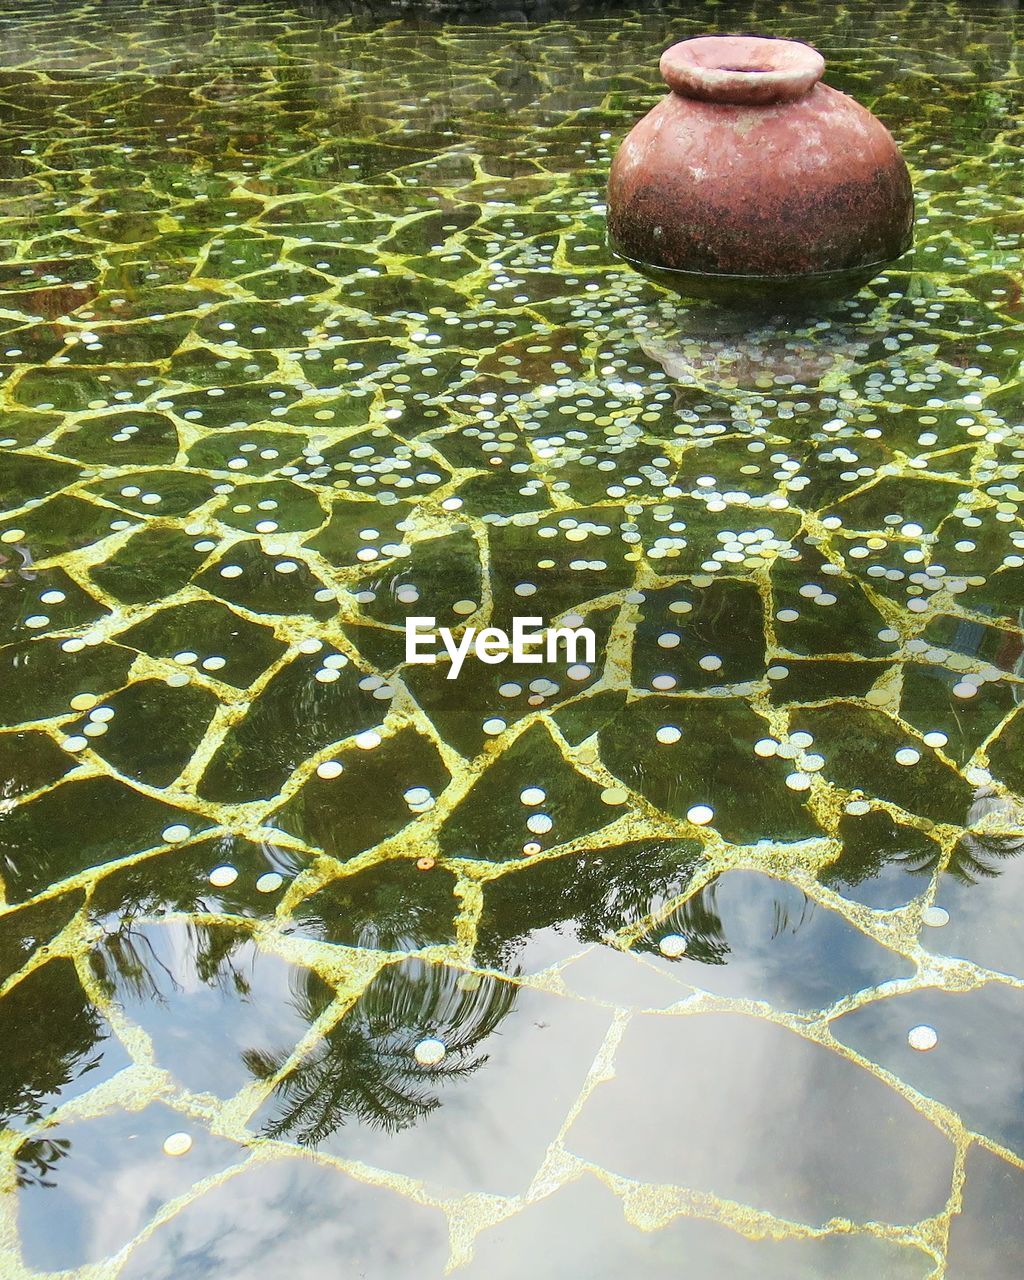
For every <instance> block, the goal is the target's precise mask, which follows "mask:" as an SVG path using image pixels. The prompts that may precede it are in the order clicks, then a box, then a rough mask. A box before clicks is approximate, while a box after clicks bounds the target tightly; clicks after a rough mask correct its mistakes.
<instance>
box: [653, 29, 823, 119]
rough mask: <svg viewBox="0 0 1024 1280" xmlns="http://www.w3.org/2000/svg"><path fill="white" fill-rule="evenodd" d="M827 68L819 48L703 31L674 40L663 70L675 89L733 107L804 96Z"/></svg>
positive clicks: (782, 41) (782, 100)
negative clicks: (691, 36)
mask: <svg viewBox="0 0 1024 1280" xmlns="http://www.w3.org/2000/svg"><path fill="white" fill-rule="evenodd" d="M824 70H825V60H824V58H822V56H821V54H820V53H819V52H818V51H817V49H812V48H811V46H810V45H808V44H804V43H803V42H802V41H800V40H781V39H774V38H771V37H765V36H697V37H696V38H695V39H692V40H681V41H680V42H679V43H678V44H674V45H672V46H671V47H670V48H668V49H666V50H665V52H664V53H663V54H662V57H661V74H662V76H663V78H664V80H665V82H666V83H667V84H668V86H669V88H670V89H672V90H673V91H674V92H675V93H678V94H681V95H682V96H683V97H686V98H694V99H697V100H699V101H703V102H719V103H724V104H728V105H732V106H744V105H746V106H762V105H770V104H772V103H777V102H789V101H793V100H794V99H796V98H801V97H803V95H804V94H805V93H807V92H809V91H810V90H811V89H813V88H814V86H815V85H816V84H817V83H818V81H819V80H820V79H821V76H822V73H823V72H824Z"/></svg>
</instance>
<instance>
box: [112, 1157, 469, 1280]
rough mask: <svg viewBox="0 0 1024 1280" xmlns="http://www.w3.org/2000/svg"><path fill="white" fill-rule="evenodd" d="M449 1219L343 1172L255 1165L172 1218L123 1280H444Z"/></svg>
mask: <svg viewBox="0 0 1024 1280" xmlns="http://www.w3.org/2000/svg"><path fill="white" fill-rule="evenodd" d="M447 1254H448V1230H447V1225H446V1223H445V1220H444V1217H443V1215H442V1214H441V1213H440V1212H439V1211H438V1210H432V1209H428V1208H426V1207H424V1206H423V1205H419V1204H416V1203H415V1202H414V1201H412V1200H411V1199H409V1198H408V1197H407V1196H405V1195H402V1194H400V1193H399V1192H397V1191H392V1190H390V1189H389V1188H387V1187H379V1186H368V1185H366V1184H365V1183H360V1182H357V1181H356V1180H355V1179H353V1178H349V1177H347V1176H346V1175H345V1174H343V1173H341V1172H339V1171H338V1170H336V1169H330V1168H328V1167H325V1166H324V1165H315V1164H310V1163H308V1162H307V1161H305V1160H302V1159H297V1160H289V1159H280V1160H275V1161H273V1162H270V1163H263V1164H258V1165H255V1166H251V1167H250V1168H249V1169H247V1170H245V1171H243V1172H241V1173H239V1174H238V1175H236V1176H233V1177H231V1178H229V1179H227V1180H226V1181H225V1182H224V1184H223V1185H221V1186H215V1187H213V1188H212V1189H211V1190H209V1191H207V1192H205V1193H204V1194H203V1195H202V1196H201V1197H200V1198H199V1199H198V1200H197V1201H196V1202H195V1203H194V1204H191V1205H188V1206H187V1207H186V1208H184V1209H182V1210H181V1211H180V1212H179V1213H177V1214H175V1216H174V1218H172V1219H171V1221H170V1222H168V1223H167V1224H166V1225H165V1226H163V1227H159V1228H158V1229H157V1230H156V1232H154V1234H153V1235H152V1237H151V1238H150V1239H149V1240H147V1241H146V1242H145V1243H144V1244H142V1245H141V1246H140V1247H139V1248H138V1249H137V1250H136V1251H135V1252H134V1253H133V1254H132V1256H131V1258H130V1260H129V1262H128V1265H127V1266H126V1268H125V1269H124V1271H122V1272H121V1273H120V1274H121V1276H122V1277H123V1280H209V1277H211V1276H213V1275H216V1276H217V1277H218V1278H219V1280H249V1277H250V1276H254V1275H258V1276H260V1277H261V1280H294V1278H295V1276H296V1275H297V1274H299V1275H302V1274H303V1273H306V1274H310V1275H313V1274H322V1275H325V1276H329V1275H335V1274H338V1272H339V1266H340V1267H342V1268H343V1271H344V1273H345V1274H350V1275H353V1276H357V1275H364V1276H367V1277H370V1276H372V1277H373V1280H407V1277H409V1276H412V1275H416V1276H423V1277H424V1278H426V1277H433V1276H438V1277H440V1276H441V1275H442V1274H443V1272H444V1266H445V1261H446V1259H447Z"/></svg>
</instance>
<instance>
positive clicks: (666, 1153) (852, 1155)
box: [566, 1014, 953, 1225]
mask: <svg viewBox="0 0 1024 1280" xmlns="http://www.w3.org/2000/svg"><path fill="white" fill-rule="evenodd" d="M566 1145H567V1146H568V1147H569V1149H570V1150H572V1151H574V1152H576V1153H577V1154H578V1155H580V1156H583V1157H584V1158H585V1159H587V1160H590V1161H593V1162H594V1163H595V1164H598V1165H601V1166H602V1167H604V1168H607V1169H610V1170H613V1171H614V1172H616V1173H619V1174H622V1175H624V1176H626V1177H629V1178H635V1179H638V1180H639V1181H642V1182H658V1183H661V1182H670V1183H675V1184H678V1185H680V1186H684V1187H688V1188H692V1189H694V1190H697V1191H711V1192H714V1193H715V1194H716V1195H719V1196H723V1197H726V1198H728V1199H735V1200H739V1201H741V1202H742V1203H744V1204H749V1205H751V1206H753V1207H754V1208H758V1209H763V1210H767V1211H768V1212H770V1213H775V1214H779V1215H782V1216H784V1217H787V1218H791V1219H794V1220H796V1221H799V1222H806V1223H808V1224H811V1225H815V1224H820V1223H823V1222H827V1221H828V1220H829V1219H830V1218H832V1217H843V1218H845V1217H849V1218H852V1219H854V1220H864V1219H876V1220H878V1221H880V1222H914V1221H917V1220H918V1219H919V1218H921V1217H924V1216H926V1215H928V1214H931V1213H937V1212H938V1211H939V1210H940V1209H941V1208H942V1206H943V1204H944V1203H945V1201H946V1197H947V1196H948V1194H949V1187H950V1180H951V1177H952V1165H953V1147H952V1144H951V1143H949V1142H948V1141H947V1140H946V1139H945V1138H944V1137H943V1136H942V1135H941V1134H940V1133H939V1131H938V1130H937V1129H935V1128H934V1127H933V1126H932V1125H931V1124H929V1122H928V1121H927V1120H925V1119H924V1117H922V1116H920V1115H919V1114H918V1113H917V1112H915V1111H914V1109H913V1108H912V1107H911V1106H910V1105H909V1103H907V1102H905V1101H904V1100H903V1099H902V1098H901V1097H900V1096H899V1095H898V1094H897V1093H895V1092H893V1091H892V1090H891V1089H889V1088H888V1087H887V1086H886V1085H884V1084H883V1083H881V1082H880V1081H878V1080H876V1079H874V1078H873V1077H871V1076H870V1075H868V1073H867V1072H865V1071H862V1070H861V1069H860V1068H858V1067H856V1066H854V1065H852V1064H851V1063H849V1062H846V1061H844V1060H843V1059H842V1058H840V1057H839V1056H838V1055H836V1054H835V1053H831V1052H830V1051H829V1050H827V1049H824V1048H821V1047H819V1046H818V1045H816V1044H813V1043H811V1042H809V1041H807V1040H804V1039H802V1038H801V1037H800V1036H797V1035H795V1034H794V1033H793V1032H790V1031H787V1030H784V1029H783V1028H781V1027H776V1026H771V1025H768V1024H765V1023H763V1022H760V1021H758V1020H756V1019H753V1018H747V1017H744V1016H741V1015H736V1014H702V1015H693V1016H669V1017H666V1016H664V1015H653V1014H642V1015H639V1016H638V1017H636V1018H635V1019H634V1020H633V1022H631V1024H630V1026H629V1028H628V1029H627V1031H626V1033H625V1037H624V1039H623V1042H622V1044H621V1046H620V1048H619V1050H618V1052H617V1053H616V1055H615V1076H614V1079H613V1080H611V1081H609V1082H607V1083H605V1084H602V1085H601V1086H600V1087H599V1088H598V1089H597V1090H596V1091H595V1093H594V1094H593V1095H592V1096H591V1097H590V1099H589V1100H588V1101H587V1103H586V1105H585V1106H584V1108H583V1111H582V1112H581V1114H580V1116H579V1118H578V1119H577V1120H576V1122H575V1123H574V1124H573V1126H572V1128H571V1129H570V1131H569V1133H568V1135H567V1137H566Z"/></svg>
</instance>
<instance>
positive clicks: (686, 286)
mask: <svg viewBox="0 0 1024 1280" xmlns="http://www.w3.org/2000/svg"><path fill="white" fill-rule="evenodd" d="M610 248H611V250H612V252H613V253H614V254H615V256H616V257H617V258H620V259H621V260H622V261H623V262H625V263H627V264H628V265H629V266H631V267H632V268H633V269H634V271H639V272H640V274H641V275H644V276H646V277H647V278H648V279H649V280H653V281H654V282H655V284H660V285H662V286H663V287H664V288H666V289H671V290H672V291H673V292H674V293H678V294H680V295H681V296H682V297H684V298H706V299H707V300H708V301H710V302H716V303H718V304H719V305H720V306H723V307H730V308H733V309H735V310H738V311H758V312H775V311H785V312H794V311H795V312H800V311H810V310H813V309H814V307H817V306H821V304H822V303H829V302H842V301H844V299H846V298H850V297H852V296H853V295H854V294H855V293H857V292H858V290H860V289H862V288H863V287H864V286H865V285H866V284H867V283H868V282H869V281H871V280H873V279H874V278H875V276H877V275H881V273H882V272H883V271H885V270H886V269H887V268H890V267H892V266H893V265H894V264H895V263H897V262H899V261H900V257H902V256H903V255H902V254H901V255H900V256H899V257H895V258H890V259H888V261H886V262H871V263H868V264H867V265H865V266H860V267H848V268H846V269H845V270H842V271H811V272H805V273H802V274H800V275H788V276H739V275H726V274H725V273H722V272H703V271H681V270H679V269H678V268H675V267H659V266H655V265H653V264H652V263H649V262H639V261H637V259H636V258H631V257H629V256H628V254H625V253H622V252H620V251H619V250H618V249H617V248H616V247H615V245H614V243H612V244H611V245H610Z"/></svg>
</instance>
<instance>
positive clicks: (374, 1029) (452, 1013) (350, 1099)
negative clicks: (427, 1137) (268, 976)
mask: <svg viewBox="0 0 1024 1280" xmlns="http://www.w3.org/2000/svg"><path fill="white" fill-rule="evenodd" d="M517 994H518V989H517V987H516V986H515V985H514V984H513V983H510V982H505V981H502V980H500V979H497V978H490V977H486V976H481V975H477V974H467V973H462V972H460V971H459V970H457V969H452V968H449V967H448V966H446V965H441V964H431V963H429V962H426V961H423V960H419V959H411V960H407V961H404V962H403V963H401V964H398V965H394V966H391V967H389V968H386V969H384V970H383V971H382V972H381V973H380V974H379V976H378V977H377V978H376V979H375V980H374V981H373V982H372V983H371V985H370V987H369V988H368V989H367V991H366V992H365V994H364V995H363V996H362V997H361V998H360V999H359V1001H358V1002H357V1003H356V1004H355V1006H354V1007H353V1008H352V1009H350V1010H349V1011H348V1012H347V1013H346V1014H345V1016H344V1017H343V1018H342V1020H341V1021H340V1022H339V1023H338V1024H337V1025H336V1026H335V1027H334V1028H333V1030H331V1031H329V1032H328V1033H327V1034H326V1035H325V1036H324V1038H323V1039H322V1040H321V1041H320V1042H319V1043H318V1044H317V1045H316V1046H315V1047H314V1049H313V1050H312V1051H311V1052H310V1054H309V1055H308V1056H307V1057H306V1058H305V1059H304V1060H303V1061H302V1062H301V1063H300V1064H299V1065H298V1066H297V1067H296V1068H295V1069H294V1070H293V1071H291V1072H289V1073H288V1075H287V1076H285V1078H284V1079H283V1080H281V1081H280V1082H279V1084H278V1085H277V1086H276V1089H275V1093H276V1094H277V1098H278V1101H279V1110H278V1112H277V1114H276V1115H275V1116H274V1118H273V1119H272V1120H270V1121H268V1122H267V1123H266V1124H265V1125H264V1127H263V1130H262V1135H263V1136H264V1137H269V1138H289V1139H291V1140H292V1141H294V1142H300V1143H302V1144H303V1145H305V1146H317V1145H318V1144H320V1143H321V1142H323V1141H325V1139H327V1138H328V1137H330V1135H331V1134H332V1133H334V1132H335V1131H336V1130H337V1129H339V1128H340V1127H341V1126H342V1125H344V1124H345V1123H347V1122H348V1121H350V1120H352V1121H356V1122H357V1123H360V1124H366V1125H369V1126H371V1127H373V1128H377V1129H382V1130H384V1131H385V1132H387V1133H395V1132H397V1131H398V1130H400V1129H406V1128H408V1127H409V1126H410V1125H413V1124H415V1123H416V1122H417V1121H418V1120H419V1119H420V1118H421V1117H422V1116H425V1115H427V1114H428V1113H430V1112H431V1111H434V1110H436V1109H437V1108H438V1107H439V1106H440V1105H441V1098H440V1096H439V1090H440V1087H441V1086H444V1085H448V1084H451V1083H453V1082H455V1081H457V1080H462V1079H465V1078H466V1077H467V1076H470V1075H472V1074H473V1072H475V1071H477V1070H479V1068H480V1067H482V1066H483V1065H484V1063H485V1062H486V1061H487V1055H486V1054H485V1053H480V1052H479V1051H478V1050H479V1048H480V1046H481V1044H482V1042H483V1041H484V1040H486V1038H487V1037H488V1036H489V1035H490V1034H491V1033H492V1032H493V1031H494V1030H495V1029H496V1028H497V1027H498V1025H499V1023H500V1022H501V1021H502V1020H503V1019H504V1018H505V1017H506V1016H507V1015H508V1014H509V1013H510V1012H511V1011H512V1008H513V1006H514V1005H515V1001H516V996H517ZM333 998H334V992H333V991H332V990H331V988H330V987H328V986H327V985H326V984H325V983H323V982H321V981H320V980H319V979H318V978H317V977H316V976H315V975H314V974H307V975H306V977H305V984H304V989H303V990H302V991H301V992H297V993H296V999H297V1000H298V1001H299V1003H300V1007H301V1010H302V1014H303V1016H304V1017H305V1018H307V1019H308V1020H309V1021H310V1022H313V1021H315V1019H317V1018H318V1017H320V1016H321V1015H322V1014H323V1013H324V1011H325V1010H326V1008H327V1006H328V1005H329V1004H330V1002H331V1000H332V999H333ZM428 1037H433V1038H436V1039H438V1040H441V1041H442V1042H443V1043H444V1045H445V1048H446V1050H447V1052H446V1054H445V1057H444V1059H443V1061H442V1062H441V1063H440V1064H438V1065H437V1066H432V1067H424V1066H421V1065H420V1064H419V1063H418V1062H417V1060H416V1057H415V1053H414V1050H415V1047H416V1045H417V1043H418V1042H419V1041H421V1040H423V1039H426V1038H428ZM286 1057H287V1055H286V1054H280V1055H272V1054H268V1053H261V1052H258V1051H250V1052H249V1053H247V1054H246V1055H245V1060H246V1063H247V1065H248V1067H249V1069H250V1071H252V1073H253V1075H254V1076H256V1077H257V1078H261V1079H269V1078H271V1077H273V1076H275V1075H276V1074H277V1073H278V1072H279V1071H280V1070H281V1068H282V1067H283V1065H284V1062H285V1060H286Z"/></svg>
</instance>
